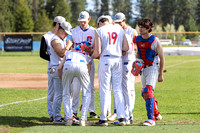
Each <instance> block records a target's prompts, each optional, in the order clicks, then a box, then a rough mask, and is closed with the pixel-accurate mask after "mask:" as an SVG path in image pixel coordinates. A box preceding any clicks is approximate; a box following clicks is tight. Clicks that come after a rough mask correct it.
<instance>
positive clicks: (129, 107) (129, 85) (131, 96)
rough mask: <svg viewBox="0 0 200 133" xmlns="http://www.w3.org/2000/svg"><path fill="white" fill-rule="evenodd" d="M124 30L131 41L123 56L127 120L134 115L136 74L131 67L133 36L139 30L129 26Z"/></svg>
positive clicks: (123, 88) (133, 54) (133, 56)
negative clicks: (134, 74)
mask: <svg viewBox="0 0 200 133" xmlns="http://www.w3.org/2000/svg"><path fill="white" fill-rule="evenodd" d="M124 31H125V34H126V38H127V40H128V43H129V51H128V52H127V53H126V55H125V56H122V65H123V74H122V75H123V76H122V90H123V95H124V105H125V116H126V120H129V118H130V117H132V112H133V109H134V105H135V76H133V74H132V73H131V69H132V64H133V62H134V61H135V51H134V43H133V37H134V36H135V35H136V36H137V31H136V30H135V29H133V28H131V27H129V26H127V28H126V29H124Z"/></svg>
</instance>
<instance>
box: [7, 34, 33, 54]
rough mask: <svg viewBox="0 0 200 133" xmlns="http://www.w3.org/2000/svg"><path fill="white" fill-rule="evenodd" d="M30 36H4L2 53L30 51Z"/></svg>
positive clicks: (31, 40)
mask: <svg viewBox="0 0 200 133" xmlns="http://www.w3.org/2000/svg"><path fill="white" fill-rule="evenodd" d="M32 43H33V36H32V35H4V51H6V52H9V51H10V52H11V51H12V52H14V51H15V52H17V51H32V50H33V45H32Z"/></svg>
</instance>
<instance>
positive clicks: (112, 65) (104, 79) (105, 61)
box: [98, 56, 125, 120]
mask: <svg viewBox="0 0 200 133" xmlns="http://www.w3.org/2000/svg"><path fill="white" fill-rule="evenodd" d="M98 76H99V91H100V101H101V103H100V105H101V115H100V120H107V117H106V116H107V111H108V104H109V102H107V101H108V100H110V99H109V94H110V93H109V91H110V86H111V83H112V89H113V95H114V97H115V103H116V109H117V117H118V118H125V110H124V98H123V95H122V60H121V57H108V56H106V57H103V56H102V57H101V58H100V60H99V70H98Z"/></svg>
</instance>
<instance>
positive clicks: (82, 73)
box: [58, 49, 91, 126]
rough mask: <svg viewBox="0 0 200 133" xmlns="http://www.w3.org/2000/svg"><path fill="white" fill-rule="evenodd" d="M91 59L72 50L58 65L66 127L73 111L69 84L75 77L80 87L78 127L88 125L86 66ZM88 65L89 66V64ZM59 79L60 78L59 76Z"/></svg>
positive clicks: (81, 52)
mask: <svg viewBox="0 0 200 133" xmlns="http://www.w3.org/2000/svg"><path fill="white" fill-rule="evenodd" d="M90 61H91V58H90V57H89V56H88V55H87V54H86V53H85V52H83V51H79V50H75V49H72V50H70V51H68V52H66V54H65V57H64V59H63V60H62V62H61V64H60V65H59V69H58V70H59V72H60V71H61V70H62V71H63V74H60V75H62V82H63V89H64V90H63V102H64V103H65V106H64V108H65V115H66V124H65V125H66V126H71V125H72V123H73V121H72V116H73V111H72V100H73V97H72V95H73V94H72V93H73V90H72V88H71V82H72V81H73V79H74V78H75V77H76V78H78V80H79V81H80V83H81V86H82V90H83V91H82V112H81V119H80V124H79V125H80V126H87V125H90V123H89V122H88V121H87V111H88V108H89V104H90V98H91V94H90V93H91V84H90V77H89V73H88V67H87V65H88V64H89V62H90ZM89 65H90V64H89ZM60 77H61V76H60Z"/></svg>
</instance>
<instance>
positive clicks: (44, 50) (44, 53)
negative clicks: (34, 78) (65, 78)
mask: <svg viewBox="0 0 200 133" xmlns="http://www.w3.org/2000/svg"><path fill="white" fill-rule="evenodd" d="M40 57H41V58H42V59H45V60H47V61H50V56H49V54H48V53H47V44H46V41H45V38H44V36H43V37H42V39H41V43H40Z"/></svg>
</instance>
